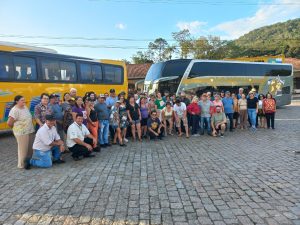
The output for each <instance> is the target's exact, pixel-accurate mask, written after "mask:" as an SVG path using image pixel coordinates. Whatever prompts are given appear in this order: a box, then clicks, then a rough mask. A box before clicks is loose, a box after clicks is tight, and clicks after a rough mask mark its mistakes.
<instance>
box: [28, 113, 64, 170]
mask: <svg viewBox="0 0 300 225" xmlns="http://www.w3.org/2000/svg"><path fill="white" fill-rule="evenodd" d="M33 149H34V153H33V156H32V158H31V159H30V161H28V162H27V163H26V165H25V169H29V168H30V165H32V166H36V167H42V168H49V167H51V166H52V159H51V155H52V156H53V162H57V163H63V162H64V161H63V160H60V156H61V152H63V151H64V150H65V147H64V142H63V141H62V140H61V139H60V136H59V135H58V133H57V130H56V127H55V118H54V116H53V115H46V122H45V124H44V125H43V126H42V127H40V129H39V130H38V131H37V133H36V136H35V140H34V143H33ZM51 153H52V154H51Z"/></svg>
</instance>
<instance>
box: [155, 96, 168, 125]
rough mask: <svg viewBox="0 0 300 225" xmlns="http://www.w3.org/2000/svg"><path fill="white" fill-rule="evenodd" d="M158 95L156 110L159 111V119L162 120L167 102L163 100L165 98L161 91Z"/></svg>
mask: <svg viewBox="0 0 300 225" xmlns="http://www.w3.org/2000/svg"><path fill="white" fill-rule="evenodd" d="M156 96H157V98H156V100H155V105H156V111H157V113H158V118H159V120H160V121H161V110H162V109H163V108H165V106H166V103H165V101H164V100H163V98H162V97H161V93H160V92H158V93H157V95H156Z"/></svg>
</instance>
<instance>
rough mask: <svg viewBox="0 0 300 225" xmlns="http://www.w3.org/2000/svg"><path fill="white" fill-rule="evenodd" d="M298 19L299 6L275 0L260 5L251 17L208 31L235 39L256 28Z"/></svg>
mask: <svg viewBox="0 0 300 225" xmlns="http://www.w3.org/2000/svg"><path fill="white" fill-rule="evenodd" d="M298 17H300V4H295V1H294V0H275V1H273V2H271V3H269V4H265V5H260V6H259V8H258V10H257V11H256V13H255V14H254V15H253V16H250V17H245V18H240V19H237V20H233V21H227V22H224V23H220V24H218V25H217V26H215V27H213V28H211V29H210V31H219V32H222V33H223V34H224V35H223V38H224V37H226V39H235V38H238V37H240V36H242V35H244V34H246V33H248V32H249V31H251V30H254V29H256V28H259V27H262V26H266V25H271V24H274V23H277V22H282V21H286V20H288V19H295V18H298Z"/></svg>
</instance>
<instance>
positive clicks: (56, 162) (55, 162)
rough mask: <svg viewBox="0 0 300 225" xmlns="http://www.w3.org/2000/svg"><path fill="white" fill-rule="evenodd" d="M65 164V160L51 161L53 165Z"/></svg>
mask: <svg viewBox="0 0 300 225" xmlns="http://www.w3.org/2000/svg"><path fill="white" fill-rule="evenodd" d="M65 162H66V161H65V160H62V159H57V160H54V161H53V164H62V163H65Z"/></svg>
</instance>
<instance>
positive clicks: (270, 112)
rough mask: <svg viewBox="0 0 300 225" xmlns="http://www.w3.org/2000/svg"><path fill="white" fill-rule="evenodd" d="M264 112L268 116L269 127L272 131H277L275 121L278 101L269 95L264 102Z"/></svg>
mask: <svg viewBox="0 0 300 225" xmlns="http://www.w3.org/2000/svg"><path fill="white" fill-rule="evenodd" d="M263 111H264V113H265V115H266V120H267V127H268V129H270V126H271V127H272V129H275V126H274V120H275V112H276V100H275V99H274V98H273V96H272V95H271V94H270V93H268V94H267V96H266V99H265V100H264V102H263Z"/></svg>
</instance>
